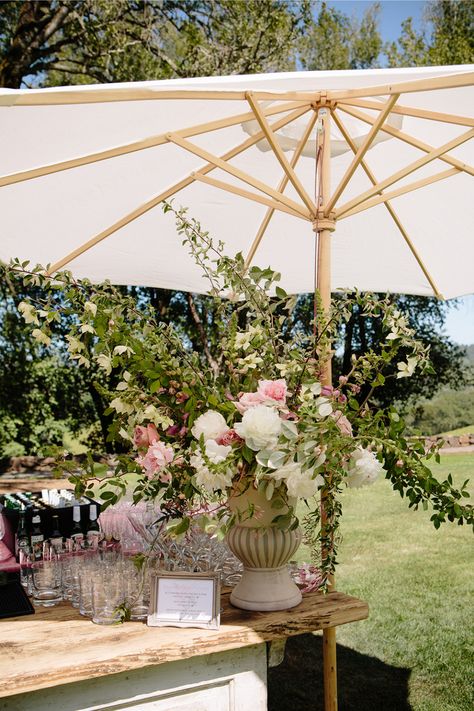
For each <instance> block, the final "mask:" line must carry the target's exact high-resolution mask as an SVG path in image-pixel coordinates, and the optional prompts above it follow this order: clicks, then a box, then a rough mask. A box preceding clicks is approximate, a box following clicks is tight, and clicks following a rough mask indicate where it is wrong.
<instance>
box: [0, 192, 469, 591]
mask: <svg viewBox="0 0 474 711" xmlns="http://www.w3.org/2000/svg"><path fill="white" fill-rule="evenodd" d="M165 210H166V211H171V212H173V213H174V215H175V218H176V221H177V228H178V232H179V234H180V235H181V236H182V239H183V243H184V244H185V245H186V246H187V247H188V248H189V250H190V252H191V254H192V255H193V257H194V259H195V261H196V263H197V264H198V265H199V266H200V267H201V269H202V270H203V273H204V275H205V277H206V278H207V280H208V282H209V312H208V314H207V320H208V322H210V323H211V326H212V328H211V329H209V331H208V332H207V334H208V335H206V333H205V329H204V328H203V325H202V323H201V324H200V325H201V332H202V333H201V335H202V334H203V333H204V336H203V338H202V343H201V344H200V347H199V348H197V347H195V345H194V344H190V343H189V337H188V335H187V334H186V333H180V332H179V329H177V328H175V327H172V326H171V325H169V324H166V323H163V322H160V321H158V320H157V319H156V313H155V312H154V311H153V309H152V308H151V306H149V305H147V304H141V303H139V302H137V301H136V300H135V299H133V298H132V296H131V295H130V294H127V293H124V292H123V290H122V291H120V290H118V289H116V288H114V287H112V286H111V285H110V284H108V283H106V284H103V285H99V286H95V285H92V284H90V283H89V282H87V281H85V280H84V281H77V280H75V279H74V278H73V277H72V275H71V274H70V273H69V272H62V273H60V274H56V275H55V276H54V278H51V277H49V276H48V275H47V274H46V273H45V272H44V270H43V269H42V268H41V267H36V268H29V266H28V265H27V264H26V263H23V264H20V263H19V262H18V261H17V262H14V263H13V264H12V265H10V267H9V273H10V276H14V277H15V278H22V279H23V280H24V282H25V283H27V284H32V285H34V286H41V287H42V289H43V291H44V292H46V294H47V297H46V298H44V299H42V301H41V302H35V301H34V300H33V299H31V300H29V301H27V302H23V303H22V304H21V305H20V309H21V312H22V314H23V316H24V318H25V320H26V321H27V323H30V324H31V325H32V329H33V330H32V333H33V336H34V337H35V338H37V340H38V341H39V342H40V343H43V344H46V345H47V343H49V340H50V339H51V338H53V337H54V326H55V324H56V323H57V322H60V321H61V320H64V319H63V317H64V316H67V335H66V340H67V343H68V351H69V355H70V357H71V358H72V359H73V360H75V362H76V363H78V364H79V365H80V366H82V367H85V368H96V369H97V371H98V373H99V374H100V373H102V381H101V378H100V377H99V375H98V381H99V382H98V385H97V387H98V388H100V389H101V392H102V393H103V394H104V395H105V396H106V397H107V399H108V401H109V409H108V411H107V412H108V414H110V415H111V416H112V417H113V422H112V425H111V427H110V435H109V436H110V438H112V439H115V440H118V441H119V442H120V443H121V446H122V447H123V448H124V449H125V450H128V451H125V453H124V454H121V455H118V458H117V466H116V468H115V471H114V472H113V473H112V474H110V473H104V472H102V471H101V470H100V469H99V468H98V466H97V465H96V464H95V463H94V461H93V458H92V457H90V458H89V462H88V464H87V466H86V467H85V470H84V471H83V472H81V473H77V472H74V470H73V469H74V465H73V464H72V463H71V462H70V461H68V459H67V458H66V459H65V460H64V461H63V462H62V464H61V466H62V468H63V469H66V470H68V471H69V472H70V474H71V480H72V481H73V482H74V483H75V485H76V489H77V492H78V493H88V492H89V493H91V492H92V488H93V487H96V486H97V481H99V483H100V490H101V492H102V493H101V497H102V500H103V502H104V504H105V505H107V504H109V503H115V502H117V501H118V500H119V498H120V497H121V496H122V495H123V494H124V493H125V491H126V490H127V487H128V488H130V486H132V488H133V497H134V501H135V502H138V501H141V500H153V501H155V502H158V503H159V505H160V507H161V509H162V511H163V512H165V513H166V515H167V516H168V517H169V529H170V531H171V532H173V533H174V534H176V535H179V534H181V533H184V532H185V531H186V530H187V528H188V527H189V525H190V523H191V521H193V519H194V520H198V521H199V522H200V524H201V525H202V526H203V528H204V529H205V530H208V531H213V532H215V533H216V534H217V535H222V536H223V535H225V533H226V531H228V530H229V528H230V527H231V526H233V525H234V524H235V523H236V522H237V521H238V520H239V517H240V518H242V516H245V517H249V518H254V519H255V525H258V521H259V515H260V512H259V511H258V510H257V509H255V507H252V506H249V508H248V510H247V511H246V512H244V514H242V512H240V513H239V512H235V511H233V510H231V508H229V499H230V498H232V496H233V495H235V492H236V491H237V492H238V491H242V490H245V489H248V488H250V487H253V488H254V489H256V490H258V491H259V492H260V493H262V494H264V495H265V497H266V499H267V500H268V501H269V502H270V505H271V507H272V510H274V514H275V515H274V517H273V520H272V525H275V526H279V527H281V528H283V529H288V528H295V527H297V526H298V525H299V520H300V518H301V517H304V521H303V525H304V530H305V534H306V538H307V541H308V543H309V544H310V545H311V547H312V550H313V551H314V556H315V559H316V561H318V557H320V555H321V553H320V551H321V544H322V547H323V555H322V560H321V561H318V564H319V565H320V567H321V569H322V571H323V574H324V576H325V579H327V576H328V575H329V574H331V573H332V572H333V571H334V566H335V564H336V552H337V544H338V535H337V531H338V525H339V519H340V515H341V503H340V493H341V492H342V490H343V488H344V487H346V486H349V487H359V486H365V485H368V484H371V483H372V482H374V481H375V480H376V479H377V477H379V476H382V475H383V476H385V477H386V478H387V479H389V480H390V481H391V483H392V485H393V487H394V489H396V490H398V491H399V492H400V494H401V495H402V496H405V497H406V498H407V500H408V502H409V505H410V506H411V507H414V508H417V507H418V506H419V505H420V504H422V505H423V506H424V507H426V506H427V505H428V503H431V505H432V507H433V515H432V521H433V523H434V525H435V526H436V527H438V526H439V525H440V524H441V523H442V522H443V521H444V520H446V518H448V519H449V520H457V521H458V522H459V523H463V522H464V521H466V522H470V523H472V521H473V516H472V507H470V506H469V505H463V504H462V499H463V497H464V496H466V491H465V486H464V487H462V488H461V489H460V490H458V489H456V488H454V486H453V482H452V480H451V479H448V480H446V481H444V482H440V481H438V480H436V479H435V477H433V475H432V474H431V472H430V470H429V468H428V467H427V464H426V459H429V458H430V457H437V453H436V451H435V449H432V450H430V451H429V452H425V449H424V444H423V443H422V442H421V441H420V440H416V439H414V440H411V439H409V438H407V437H406V435H405V426H404V423H403V420H402V419H401V418H400V416H399V415H398V413H397V412H396V411H395V410H394V409H393V408H391V409H389V410H388V411H386V412H385V411H383V410H381V409H380V408H379V407H378V406H377V399H376V394H377V388H379V387H383V384H384V382H385V377H386V376H385V375H384V373H385V372H386V371H387V369H388V367H389V366H390V364H391V363H392V362H393V363H395V364H396V366H397V368H396V375H395V376H393V377H398V378H405V377H410V375H411V374H412V373H413V372H414V371H415V369H417V370H419V371H421V372H423V371H424V370H427V369H428V368H430V364H429V359H428V352H427V350H426V348H425V347H424V346H422V345H421V344H420V343H418V342H416V341H415V340H414V338H413V333H412V331H411V330H410V328H409V327H408V324H407V322H406V320H405V319H404V317H403V316H402V315H401V314H400V313H399V312H398V311H397V310H396V308H395V307H394V306H393V304H392V303H391V300H390V298H389V297H387V298H385V299H381V300H379V299H376V298H375V297H374V296H373V295H370V294H368V295H362V294H359V293H356V294H355V296H353V297H349V296H348V295H346V294H342V295H341V296H340V297H339V298H338V299H336V300H335V301H334V303H333V306H332V308H331V311H330V313H329V314H324V313H322V311H321V309H320V308H319V305H318V303H316V310H315V319H314V323H313V324H312V325H311V328H312V331H311V330H310V329H308V324H303V325H302V324H301V323H299V321H298V319H296V318H295V304H296V297H295V296H291V295H288V294H287V293H286V292H285V291H284V290H283V289H281V288H280V287H279V286H278V280H279V275H278V274H277V273H275V272H273V271H272V270H271V269H270V268H267V269H260V268H258V267H252V268H250V269H247V267H246V265H245V263H244V259H243V257H242V255H240V254H238V255H236V257H234V258H229V257H227V256H225V255H224V254H223V245H222V244H221V243H218V244H215V243H214V242H213V241H212V239H211V238H210V237H209V235H208V234H207V233H206V232H204V231H203V230H202V229H201V227H200V225H199V223H197V222H196V221H194V220H191V219H189V218H188V217H187V216H186V212H185V211H184V210H175V209H174V208H173V207H172V206H171V205H166V206H165ZM223 294H225V295H226V297H227V298H222V295H223ZM354 301H355V302H357V304H358V306H359V308H360V309H362V310H363V313H364V314H365V315H367V316H371V317H374V316H375V317H378V318H379V320H380V323H381V333H382V336H381V341H380V346H379V348H378V349H377V350H371V351H369V352H367V353H365V354H363V355H361V356H360V357H354V358H353V360H352V363H351V368H350V371H349V372H347V373H345V374H344V375H342V376H340V377H339V381H338V383H337V384H336V385H330V384H328V383H327V382H325V381H327V377H326V375H325V374H326V373H327V372H328V363H329V359H330V352H331V343H332V342H334V340H335V338H336V337H337V331H338V326H339V324H340V323H341V322H343V321H344V320H345V319H347V318H348V316H349V314H350V310H351V308H352V305H353V303H354ZM209 313H211V314H212V318H211V316H209ZM198 325H199V323H198ZM100 381H101V382H100ZM131 482H133V483H132V484H131ZM298 500H299V502H300V503H298V504H297V501H298ZM321 501H323V502H324V514H325V515H324V518H323V521H321ZM301 502H302V503H301Z"/></svg>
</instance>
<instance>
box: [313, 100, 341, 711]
mask: <svg viewBox="0 0 474 711" xmlns="http://www.w3.org/2000/svg"><path fill="white" fill-rule="evenodd" d="M318 113H319V119H320V121H321V122H322V127H321V128H322V134H321V137H322V155H321V161H320V166H321V174H320V176H318V178H319V181H320V189H319V194H320V196H321V198H322V205H318V218H317V219H316V220H315V221H314V223H313V228H314V231H315V233H316V248H317V256H316V269H317V271H316V289H317V292H318V293H317V294H315V299H316V298H319V299H320V303H321V308H322V310H323V312H324V314H325V316H326V317H328V316H329V311H330V307H331V232H333V231H334V226H335V225H334V221H333V220H331V219H330V218H325V217H324V208H325V205H326V204H327V203H328V201H329V197H330V193H331V172H330V169H331V135H330V113H329V107H328V108H325V107H322V108H321V109H319V112H318ZM318 294H319V297H318ZM321 381H322V384H323V385H331V384H332V373H331V356H330V354H328V358H327V360H326V361H325V364H324V370H323V373H322V377H321ZM327 503H328V497H327V494H323V495H322V496H321V535H322V539H323V544H322V555H323V557H325V556H326V554H327V552H328V544H327V542H326V541H327V533H326V531H327V525H328V523H329V519H328V514H327ZM330 546H331V544H329V547H330ZM329 583H330V585H331V589H332V590H334V589H335V580H334V576H331V577H330V579H329ZM323 674H324V709H325V711H337V663H336V628H335V627H330V628H327V629H325V630H323Z"/></svg>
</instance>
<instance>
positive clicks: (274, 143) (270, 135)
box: [247, 91, 317, 215]
mask: <svg viewBox="0 0 474 711" xmlns="http://www.w3.org/2000/svg"><path fill="white" fill-rule="evenodd" d="M247 101H248V103H249V105H250V108H251V109H252V111H253V113H254V115H255V118H256V119H257V122H258V124H259V126H260V128H261V129H262V131H263V132H264V134H265V136H266V138H267V141H268V143H269V144H270V147H271V149H272V151H273V153H274V154H275V156H276V158H277V160H278V162H279V163H280V165H281V167H282V168H283V170H284V171H285V173H286V175H287V176H288V179H289V180H290V181H291V184H292V185H293V187H294V189H295V190H296V192H297V193H298V195H299V196H300V198H301V199H302V201H303V202H304V204H305V205H306V207H307V208H308V210H309V211H310V212H311V213H312V214H313V215H316V212H317V209H316V205H315V204H314V202H313V200H311V198H310V196H309V195H308V193H307V192H306V190H305V188H304V186H303V185H302V183H301V181H300V179H299V178H298V176H297V175H296V173H295V171H294V170H293V168H292V167H291V165H290V163H289V162H288V160H287V158H286V156H285V154H284V152H283V150H282V148H281V146H280V144H279V143H278V140H277V138H276V136H275V134H274V132H273V131H272V130H271V128H270V126H269V125H268V122H267V120H266V118H265V116H264V114H263V112H262V109H261V107H260V105H259V103H258V101H256V99H255V97H254V95H253V93H252V92H251V91H249V92H248V94H247Z"/></svg>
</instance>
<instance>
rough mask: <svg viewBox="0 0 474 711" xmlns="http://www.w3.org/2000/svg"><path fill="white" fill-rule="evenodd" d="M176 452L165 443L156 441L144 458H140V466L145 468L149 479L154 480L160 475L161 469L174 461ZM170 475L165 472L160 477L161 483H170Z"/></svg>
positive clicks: (138, 459)
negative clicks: (156, 475)
mask: <svg viewBox="0 0 474 711" xmlns="http://www.w3.org/2000/svg"><path fill="white" fill-rule="evenodd" d="M173 457H174V452H173V450H172V448H171V447H167V446H166V445H165V444H164V443H163V442H159V441H155V442H153V444H151V445H150V446H149V447H148V451H147V453H146V454H145V456H144V457H138V458H137V460H136V461H137V462H138V464H139V465H140V466H141V467H143V469H144V471H145V474H146V475H147V477H148V478H149V479H152V478H153V477H154V476H155V474H158V472H159V471H160V469H162V468H163V467H165V466H166V465H167V464H170V463H171V462H172V461H173ZM169 480H170V475H169V474H168V473H167V472H163V473H162V474H161V475H160V481H165V482H166V481H169Z"/></svg>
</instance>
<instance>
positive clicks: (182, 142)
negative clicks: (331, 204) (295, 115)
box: [167, 133, 311, 218]
mask: <svg viewBox="0 0 474 711" xmlns="http://www.w3.org/2000/svg"><path fill="white" fill-rule="evenodd" d="M167 136H168V140H169V141H170V142H172V143H175V144H176V145H178V146H180V147H181V148H184V150H186V151H189V152H190V153H194V154H195V155H197V156H200V157H201V158H203V159H204V160H207V161H208V162H209V163H213V164H214V165H215V166H216V167H217V168H221V170H224V171H225V172H226V173H230V175H233V176H234V177H235V178H238V179H239V180H242V181H243V182H244V183H247V184H248V185H251V186H252V187H253V188H256V189H257V190H260V191H261V192H262V193H266V194H267V195H270V197H272V198H274V199H275V200H277V201H278V202H281V203H283V204H284V205H286V206H287V207H290V208H291V209H292V210H295V211H296V212H299V213H300V214H301V215H302V216H303V217H306V218H311V213H310V212H309V210H307V209H306V208H305V207H304V206H303V205H299V204H298V203H297V202H295V201H294V200H291V199H290V198H288V197H286V195H282V194H281V193H279V192H277V191H276V190H275V189H274V188H272V187H270V186H269V185H267V184H266V183H263V182H261V181H260V180H257V179H256V178H253V177H252V176H251V175H249V174H248V173H245V172H244V171H243V170H240V168H235V167H234V166H232V165H230V164H229V163H227V162H226V161H225V160H223V159H222V158H219V157H218V156H215V155H214V154H212V153H209V151H206V150H205V149H204V148H201V147H200V146H196V144H195V143H191V141H187V140H186V139H184V138H181V136H178V135H177V134H176V133H168V134H167Z"/></svg>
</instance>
